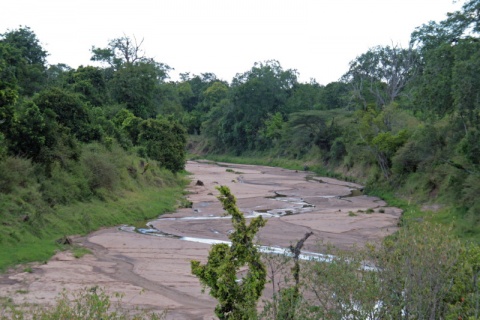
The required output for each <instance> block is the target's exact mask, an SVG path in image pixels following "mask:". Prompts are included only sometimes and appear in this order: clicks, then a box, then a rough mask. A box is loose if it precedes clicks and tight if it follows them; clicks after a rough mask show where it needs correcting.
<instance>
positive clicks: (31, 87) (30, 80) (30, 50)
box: [0, 27, 48, 96]
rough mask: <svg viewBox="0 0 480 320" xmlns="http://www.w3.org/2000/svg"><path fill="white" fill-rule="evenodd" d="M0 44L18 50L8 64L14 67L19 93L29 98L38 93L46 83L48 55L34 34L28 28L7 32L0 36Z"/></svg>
mask: <svg viewBox="0 0 480 320" xmlns="http://www.w3.org/2000/svg"><path fill="white" fill-rule="evenodd" d="M0 43H3V44H5V45H8V46H11V47H12V48H15V49H16V50H18V51H17V56H16V58H15V59H14V60H12V61H10V63H11V66H12V67H14V70H15V77H16V78H17V81H18V83H19V87H20V89H21V93H22V94H25V95H29V96H31V95H33V94H34V93H35V92H38V91H39V90H40V89H41V87H42V86H43V85H44V83H45V81H46V63H47V61H46V58H47V55H48V54H47V52H46V51H45V50H43V48H42V46H41V45H40V41H39V40H38V38H37V36H36V35H35V33H34V32H33V31H32V30H31V29H30V28H29V27H20V28H19V29H16V30H8V31H7V32H6V33H4V34H2V35H0Z"/></svg>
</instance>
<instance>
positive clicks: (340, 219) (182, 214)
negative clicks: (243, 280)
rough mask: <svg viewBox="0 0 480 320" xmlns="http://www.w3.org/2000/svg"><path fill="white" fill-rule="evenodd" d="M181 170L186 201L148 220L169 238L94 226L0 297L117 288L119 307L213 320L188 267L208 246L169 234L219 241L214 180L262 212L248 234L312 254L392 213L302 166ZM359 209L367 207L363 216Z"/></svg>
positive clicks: (379, 227)
mask: <svg viewBox="0 0 480 320" xmlns="http://www.w3.org/2000/svg"><path fill="white" fill-rule="evenodd" d="M187 170H188V171H189V172H191V173H192V183H191V185H190V187H189V191H190V194H189V196H188V198H189V200H190V201H192V202H193V207H192V208H188V209H180V210H178V211H177V212H175V213H174V214H169V215H165V216H163V217H161V218H160V219H159V220H156V221H153V222H151V227H152V228H154V229H157V230H160V231H162V232H164V233H166V234H170V235H172V237H158V236H148V235H143V234H139V233H134V232H125V231H121V230H119V229H118V228H110V229H105V230H101V231H98V232H95V233H93V234H91V235H89V236H88V237H85V238H78V239H75V241H76V242H77V243H79V244H81V245H83V246H85V247H87V248H89V249H91V250H92V252H93V254H92V255H86V256H84V257H82V258H80V259H75V258H74V257H73V256H72V255H71V254H70V253H68V252H61V253H58V254H57V255H56V256H55V257H53V259H52V260H51V261H49V262H48V263H47V264H44V265H35V266H34V267H33V268H32V270H33V272H32V273H25V272H18V271H17V272H15V271H10V272H8V273H6V274H4V275H2V276H1V277H0V296H1V297H10V298H12V299H13V300H14V301H15V302H18V303H22V302H30V303H40V304H47V303H51V302H52V301H53V300H54V299H55V297H56V296H57V295H58V294H59V293H60V292H61V291H62V289H63V288H65V289H67V290H69V291H71V290H78V289H81V288H85V287H91V286H95V285H98V286H101V287H105V288H106V289H107V291H109V292H121V293H124V294H125V297H124V298H123V301H124V305H126V306H132V307H134V306H139V307H142V308H149V309H152V310H157V311H161V310H165V309H168V318H169V319H214V313H213V309H214V306H215V300H214V299H212V298H211V297H210V296H209V295H208V294H203V293H202V292H201V287H200V285H199V282H198V280H197V278H195V277H194V276H192V275H191V274H190V260H192V259H196V260H201V261H205V259H206V257H207V255H208V250H209V248H210V245H209V244H205V243H199V242H192V241H185V240H182V239H180V238H179V237H182V236H188V237H195V238H200V239H218V240H227V239H228V238H227V235H228V232H229V230H230V229H231V225H230V222H229V220H228V219H218V217H220V216H222V212H223V211H222V209H221V207H220V204H219V203H218V200H217V199H216V195H218V191H217V190H216V189H215V187H216V186H218V185H227V186H229V187H230V189H231V190H232V192H233V193H234V194H235V196H236V197H237V199H238V205H239V207H240V209H241V210H242V211H243V212H244V213H245V214H246V215H256V214H264V215H266V218H267V219H268V222H267V225H266V227H265V228H263V229H262V230H261V232H260V233H259V237H258V240H259V242H260V243H261V244H264V245H275V246H283V247H287V246H289V245H290V244H291V243H294V242H296V241H297V240H298V239H300V238H301V237H302V236H303V235H304V234H305V232H308V231H312V232H313V233H314V235H313V236H312V237H310V238H309V239H308V240H307V242H306V243H305V246H304V249H305V250H309V251H318V246H317V243H318V241H320V240H321V241H324V242H328V243H332V244H334V245H336V246H340V247H344V248H347V247H350V246H352V245H354V244H356V245H363V244H364V243H366V242H374V241H378V240H380V239H381V238H383V237H384V236H385V235H387V234H390V233H392V232H394V231H395V230H396V224H397V220H398V218H399V216H400V210H399V209H397V208H391V207H385V206H386V204H385V203H384V202H383V201H382V200H380V199H378V198H375V197H368V196H363V195H358V191H355V190H359V189H361V188H362V186H360V185H357V184H354V183H348V182H343V181H339V180H335V179H329V178H321V177H316V178H312V177H311V176H309V174H308V173H306V172H296V171H291V170H284V169H279V168H271V167H263V166H247V165H230V164H221V165H217V164H211V163H207V162H188V164H187ZM198 180H200V181H201V182H202V183H199V185H197V181H198ZM368 209H373V210H374V212H370V211H371V210H369V213H366V211H367V210H368ZM362 211H363V212H362ZM173 236H175V237H173ZM265 294H266V295H268V294H269V293H268V291H266V293H265Z"/></svg>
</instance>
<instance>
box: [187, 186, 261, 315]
mask: <svg viewBox="0 0 480 320" xmlns="http://www.w3.org/2000/svg"><path fill="white" fill-rule="evenodd" d="M218 190H219V191H220V196H219V197H218V199H219V200H220V202H221V203H222V205H223V208H224V210H226V211H227V213H228V214H230V215H231V216H232V224H233V228H234V231H233V232H232V233H231V234H230V235H229V238H230V241H231V242H232V244H231V246H228V245H227V244H224V243H221V244H215V245H213V246H212V249H211V250H210V253H209V256H208V262H207V263H206V264H205V265H201V264H200V261H195V260H192V261H191V267H192V273H193V274H194V275H196V276H197V277H198V278H199V279H200V282H201V283H202V285H203V286H204V287H209V288H210V295H211V296H213V297H214V298H216V299H217V300H218V302H219V304H218V305H217V306H216V308H215V314H216V315H217V316H218V317H219V318H220V319H245V320H246V319H252V318H254V317H255V315H256V303H257V300H258V299H259V298H260V295H261V294H262V291H263V288H264V286H265V282H266V269H265V266H264V264H263V263H262V261H261V259H260V253H259V252H258V250H257V248H256V247H255V243H254V237H255V235H256V233H257V232H258V230H259V229H260V228H261V227H263V226H264V225H265V220H263V219H262V217H261V216H259V217H257V218H254V219H252V220H251V221H250V224H249V225H248V226H247V225H246V223H245V217H244V216H243V214H242V213H241V212H240V210H239V209H238V207H237V205H236V199H235V196H234V195H232V194H231V193H230V189H229V188H228V187H226V186H220V187H218ZM243 267H247V268H248V271H247V272H246V274H245V275H244V276H243V277H242V278H241V279H239V280H238V281H237V273H238V272H239V271H240V268H243Z"/></svg>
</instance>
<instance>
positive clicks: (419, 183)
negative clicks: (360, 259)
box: [179, 0, 480, 237]
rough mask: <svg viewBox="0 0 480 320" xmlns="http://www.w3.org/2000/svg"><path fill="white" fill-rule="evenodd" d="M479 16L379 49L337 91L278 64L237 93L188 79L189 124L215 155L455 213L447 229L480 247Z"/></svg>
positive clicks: (235, 86) (250, 74) (463, 15)
mask: <svg viewBox="0 0 480 320" xmlns="http://www.w3.org/2000/svg"><path fill="white" fill-rule="evenodd" d="M479 7H480V2H479V1H478V0H471V1H467V2H466V3H465V4H464V6H463V7H462V9H461V10H460V11H458V12H454V13H450V14H449V15H448V17H447V19H445V20H444V21H441V22H429V23H428V24H425V25H422V26H420V27H418V28H417V29H416V30H415V31H414V32H413V33H412V37H411V45H410V46H409V47H408V48H401V47H398V46H377V47H374V48H371V49H370V50H368V51H367V52H365V53H363V54H361V55H360V56H358V57H356V58H355V59H354V60H353V61H352V62H351V63H350V68H349V70H346V72H345V74H344V76H343V77H342V78H341V79H340V80H339V81H338V82H333V83H329V84H327V85H326V86H323V85H319V84H317V83H316V82H315V81H311V82H310V83H300V82H299V81H298V79H297V73H296V71H295V70H284V69H282V67H281V65H280V63H279V62H277V61H266V62H262V63H257V64H255V65H254V66H253V67H252V69H251V70H249V71H247V72H244V73H240V74H237V76H236V77H235V78H234V79H233V80H232V82H231V84H230V85H228V84H226V83H222V82H214V83H212V82H211V80H210V78H205V79H202V78H201V77H200V78H199V77H198V76H197V77H194V78H184V79H183V81H182V82H180V84H179V86H181V88H182V93H185V92H188V96H189V97H192V98H190V99H189V100H188V101H189V104H188V107H187V104H184V103H183V101H182V105H183V106H184V111H185V114H186V115H184V122H183V123H184V124H185V126H186V127H187V128H188V131H189V133H191V134H194V133H200V134H201V136H202V137H203V138H204V139H200V140H203V148H204V149H203V150H204V151H207V152H217V153H230V154H235V155H241V154H244V155H248V156H251V155H259V154H260V155H263V156H265V155H268V156H270V157H282V158H289V159H300V160H303V161H305V163H307V164H319V163H320V164H321V165H323V166H326V167H329V168H330V169H332V170H336V171H341V172H342V173H343V174H344V175H350V176H354V177H357V178H362V180H363V181H367V185H368V188H369V189H370V190H372V189H374V188H377V189H380V188H382V189H384V190H385V189H389V190H396V191H397V192H399V193H401V194H403V195H404V196H405V197H407V198H409V199H412V198H413V199H416V200H418V201H420V202H428V201H432V202H436V203H437V204H440V205H443V207H444V208H449V209H448V210H447V209H444V211H443V212H442V213H440V214H439V215H438V216H439V217H440V218H438V219H445V220H447V221H452V220H454V219H456V220H457V222H456V223H457V226H458V228H457V229H456V230H457V232H458V233H460V234H462V235H463V236H465V237H471V236H477V235H478V234H479V231H480V223H479V222H480V216H479V214H478V212H479V210H480V202H479V200H478V196H477V195H478V194H479V192H480V183H479V181H480V179H479V178H480V166H479V165H480V121H479V115H480V104H479V103H480V99H479V97H480V76H479V75H480V72H479V71H480V56H479V52H480V50H479V49H480V41H479V40H480V38H479V37H478V36H479V31H480V26H479V25H478V14H477V12H478V9H479ZM199 83H203V84H204V85H205V88H204V89H203V90H198V89H197V88H198V84H199ZM214 93H215V95H214ZM193 102H196V104H195V103H193Z"/></svg>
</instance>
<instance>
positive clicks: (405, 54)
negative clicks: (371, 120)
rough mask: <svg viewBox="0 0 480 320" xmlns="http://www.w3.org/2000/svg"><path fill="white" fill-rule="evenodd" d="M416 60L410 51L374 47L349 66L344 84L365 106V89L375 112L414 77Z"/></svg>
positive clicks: (415, 55) (389, 101) (416, 66)
mask: <svg viewBox="0 0 480 320" xmlns="http://www.w3.org/2000/svg"><path fill="white" fill-rule="evenodd" d="M418 66H419V56H418V53H417V52H416V51H415V50H414V49H412V48H409V49H402V48H398V47H390V46H386V47H380V46H377V47H374V48H372V49H370V50H368V51H367V52H366V53H363V54H361V55H360V56H358V57H357V58H356V59H355V60H353V61H351V62H350V68H349V70H348V72H347V73H346V74H345V75H344V76H343V79H344V81H346V82H348V83H350V84H351V85H352V89H353V93H354V95H356V96H359V97H360V98H361V100H363V101H364V104H365V105H364V107H366V103H368V101H367V99H366V97H362V95H363V96H364V95H365V94H364V90H365V89H366V90H367V91H368V92H369V93H370V94H371V95H372V96H373V97H374V98H375V103H376V105H377V107H378V108H381V107H383V106H385V105H388V104H390V103H392V102H393V101H395V99H396V98H397V97H398V96H399V95H400V94H401V93H402V90H403V89H404V88H405V87H406V86H407V85H408V83H409V82H411V81H412V80H413V79H414V78H415V76H416V75H417V73H418Z"/></svg>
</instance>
